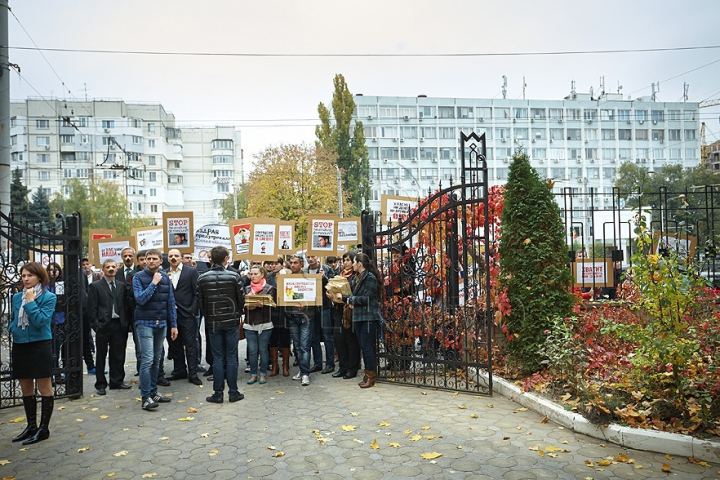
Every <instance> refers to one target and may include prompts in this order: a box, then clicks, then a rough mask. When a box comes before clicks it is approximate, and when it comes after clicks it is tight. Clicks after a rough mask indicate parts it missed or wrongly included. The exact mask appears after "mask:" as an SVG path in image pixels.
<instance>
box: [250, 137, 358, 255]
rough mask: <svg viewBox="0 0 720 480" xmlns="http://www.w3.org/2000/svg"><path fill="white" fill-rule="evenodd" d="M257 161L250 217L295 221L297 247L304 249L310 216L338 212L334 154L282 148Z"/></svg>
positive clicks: (301, 147) (345, 200) (262, 154)
mask: <svg viewBox="0 0 720 480" xmlns="http://www.w3.org/2000/svg"><path fill="white" fill-rule="evenodd" d="M254 159H255V165H254V169H253V171H252V173H250V175H248V183H247V187H246V190H245V195H246V199H247V213H248V216H250V217H270V218H278V219H281V220H293V221H295V224H296V235H297V241H298V245H304V244H305V241H306V239H307V219H308V214H310V213H323V214H334V213H337V212H338V191H337V170H336V169H335V163H336V161H337V159H336V157H335V154H333V153H332V152H330V151H328V150H325V149H323V148H322V147H315V146H310V145H306V144H299V145H280V146H278V147H269V148H266V149H265V150H263V151H262V152H260V153H259V154H257V155H255V156H254ZM347 197H348V196H347V194H345V195H343V209H345V208H346V205H347V203H348V198H347Z"/></svg>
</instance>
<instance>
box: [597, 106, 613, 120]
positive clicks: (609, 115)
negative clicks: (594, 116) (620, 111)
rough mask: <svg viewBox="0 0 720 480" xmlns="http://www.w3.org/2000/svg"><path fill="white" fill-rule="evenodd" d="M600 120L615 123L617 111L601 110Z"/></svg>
mask: <svg viewBox="0 0 720 480" xmlns="http://www.w3.org/2000/svg"><path fill="white" fill-rule="evenodd" d="M600 120H603V121H611V122H612V121H614V120H615V110H613V109H605V108H603V109H601V110H600Z"/></svg>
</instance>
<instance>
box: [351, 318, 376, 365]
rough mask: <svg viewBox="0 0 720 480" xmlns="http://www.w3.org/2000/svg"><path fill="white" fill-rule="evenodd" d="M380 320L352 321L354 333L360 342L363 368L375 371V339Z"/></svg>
mask: <svg viewBox="0 0 720 480" xmlns="http://www.w3.org/2000/svg"><path fill="white" fill-rule="evenodd" d="M379 324H380V322H354V323H353V327H354V328H355V335H356V336H357V339H358V343H359V344H360V352H361V353H362V358H363V363H364V364H365V370H372V371H375V367H376V366H377V363H376V362H375V340H376V339H377V334H378V326H379Z"/></svg>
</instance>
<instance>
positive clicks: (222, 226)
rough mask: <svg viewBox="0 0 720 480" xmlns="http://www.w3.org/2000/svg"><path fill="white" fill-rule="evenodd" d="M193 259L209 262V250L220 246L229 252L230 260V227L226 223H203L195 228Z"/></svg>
mask: <svg viewBox="0 0 720 480" xmlns="http://www.w3.org/2000/svg"><path fill="white" fill-rule="evenodd" d="M194 243H195V259H196V260H197V261H199V262H210V250H212V248H213V247H216V246H221V247H225V248H227V249H228V252H230V262H232V258H233V255H232V244H231V243H230V227H228V226H227V224H226V223H212V224H209V225H203V226H202V227H200V228H198V229H197V230H195V242H194Z"/></svg>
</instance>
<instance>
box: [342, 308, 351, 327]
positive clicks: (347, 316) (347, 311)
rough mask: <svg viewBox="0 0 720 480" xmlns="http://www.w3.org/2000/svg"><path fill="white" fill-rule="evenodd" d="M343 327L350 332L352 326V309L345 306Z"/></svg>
mask: <svg viewBox="0 0 720 480" xmlns="http://www.w3.org/2000/svg"><path fill="white" fill-rule="evenodd" d="M342 326H343V328H344V329H346V330H350V327H351V326H352V308H350V307H349V306H347V305H345V306H344V307H343V312H342Z"/></svg>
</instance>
